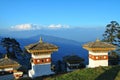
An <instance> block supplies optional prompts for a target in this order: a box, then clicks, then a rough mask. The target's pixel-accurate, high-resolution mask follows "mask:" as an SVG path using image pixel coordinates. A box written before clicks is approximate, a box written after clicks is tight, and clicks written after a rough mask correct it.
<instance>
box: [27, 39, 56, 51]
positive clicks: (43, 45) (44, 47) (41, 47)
mask: <svg viewBox="0 0 120 80" xmlns="http://www.w3.org/2000/svg"><path fill="white" fill-rule="evenodd" d="M25 48H26V49H27V50H29V51H32V50H38V51H43V50H48V51H49V50H50V51H56V50H58V47H57V46H56V45H53V44H50V43H46V42H43V41H42V38H40V41H39V42H37V43H33V44H30V45H28V46H25Z"/></svg>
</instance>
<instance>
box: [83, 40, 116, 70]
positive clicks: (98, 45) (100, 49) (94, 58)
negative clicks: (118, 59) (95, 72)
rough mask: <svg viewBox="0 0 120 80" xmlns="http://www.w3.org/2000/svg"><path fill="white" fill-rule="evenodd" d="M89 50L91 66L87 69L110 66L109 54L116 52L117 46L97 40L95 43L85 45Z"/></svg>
mask: <svg viewBox="0 0 120 80" xmlns="http://www.w3.org/2000/svg"><path fill="white" fill-rule="evenodd" d="M83 48H84V49H86V50H88V52H89V53H88V55H89V64H88V65H87V67H93V68H94V67H98V66H108V52H109V51H111V50H115V49H116V46H114V45H112V44H108V43H106V42H101V41H100V40H99V39H97V40H96V41H95V42H89V43H87V44H84V45H83Z"/></svg>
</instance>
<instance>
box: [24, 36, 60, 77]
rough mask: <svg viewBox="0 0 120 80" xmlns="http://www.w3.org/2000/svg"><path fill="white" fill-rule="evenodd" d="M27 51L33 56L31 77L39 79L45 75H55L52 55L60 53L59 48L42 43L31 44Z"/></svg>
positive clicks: (41, 41)
mask: <svg viewBox="0 0 120 80" xmlns="http://www.w3.org/2000/svg"><path fill="white" fill-rule="evenodd" d="M25 49H26V50H27V51H28V52H29V53H30V54H31V66H32V69H31V70H29V72H28V73H29V77H32V78H33V77H37V76H43V75H49V74H53V72H52V71H51V54H52V53H53V52H54V51H58V47H57V46H56V45H53V44H49V43H46V42H43V40H42V38H40V41H39V42H37V43H34V44H30V45H28V46H26V47H25Z"/></svg>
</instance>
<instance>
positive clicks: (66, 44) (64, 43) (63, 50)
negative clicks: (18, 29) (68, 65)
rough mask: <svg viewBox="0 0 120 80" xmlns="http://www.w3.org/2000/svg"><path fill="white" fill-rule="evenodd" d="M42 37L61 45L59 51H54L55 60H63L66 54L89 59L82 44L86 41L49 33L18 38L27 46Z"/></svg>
mask: <svg viewBox="0 0 120 80" xmlns="http://www.w3.org/2000/svg"><path fill="white" fill-rule="evenodd" d="M40 37H42V39H43V41H44V42H48V43H52V44H55V45H57V46H58V47H59V50H58V52H54V54H52V59H53V60H54V61H57V60H62V57H64V56H66V55H78V56H80V57H82V58H84V59H85V63H87V61H88V57H87V55H88V54H87V51H86V50H85V49H83V48H82V45H83V44H84V43H85V42H77V41H74V40H68V39H64V38H59V37H53V36H47V35H37V36H33V37H29V38H22V39H20V38H16V40H17V41H18V42H19V43H20V45H21V47H22V48H24V46H27V45H29V44H32V43H36V42H38V41H39V39H40Z"/></svg>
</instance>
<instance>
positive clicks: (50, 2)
mask: <svg viewBox="0 0 120 80" xmlns="http://www.w3.org/2000/svg"><path fill="white" fill-rule="evenodd" d="M112 20H116V21H117V22H120V0H0V27H4V28H9V27H11V26H15V25H19V24H26V23H31V24H38V25H41V24H42V25H50V24H62V25H71V26H80V27H95V26H96V27H97V26H105V25H106V24H108V23H109V22H110V21H112Z"/></svg>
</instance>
